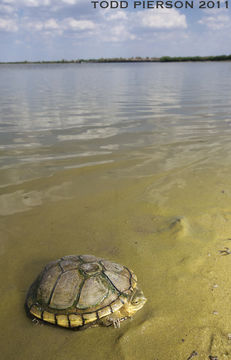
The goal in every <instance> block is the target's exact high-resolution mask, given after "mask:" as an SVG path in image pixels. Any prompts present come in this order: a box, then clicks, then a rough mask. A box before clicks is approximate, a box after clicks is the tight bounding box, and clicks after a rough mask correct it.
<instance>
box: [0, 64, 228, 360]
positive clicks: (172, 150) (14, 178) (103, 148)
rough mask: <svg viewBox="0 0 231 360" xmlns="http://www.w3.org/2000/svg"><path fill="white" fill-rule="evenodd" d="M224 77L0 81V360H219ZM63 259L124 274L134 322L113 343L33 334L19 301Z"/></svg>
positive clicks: (192, 67) (23, 77)
mask: <svg viewBox="0 0 231 360" xmlns="http://www.w3.org/2000/svg"><path fill="white" fill-rule="evenodd" d="M230 69H231V65H230V64H229V63H227V64H226V63H219V64H216V63H214V64H209V63H207V64H206V63H203V64H147V65H144V64H137V65H134V64H132V65H127V64H124V65H118V64H115V65H113V64H112V65H107V64H106V65H102V64H101V65H92V66H86V65H84V66H81V65H78V66H63V67H62V66H61V67H56V66H54V67H49V66H48V67H43V66H38V67H37V66H34V67H30V66H25V67H7V68H6V67H1V68H0V77H1V79H2V84H3V85H4V89H3V85H2V88H1V89H0V95H1V96H0V99H1V100H0V103H1V111H0V114H1V118H0V119H1V121H0V124H1V129H2V131H1V134H0V140H1V143H0V155H1V157H0V161H1V169H0V186H1V187H0V258H1V261H0V280H1V281H0V297H1V301H0V323H1V330H0V346H1V358H3V359H7V360H8V359H10V360H11V359H17V360H29V359H36V360H37V359H38V360H39V359H42V358H46V359H48V360H53V359H55V360H64V359H65V360H66V359H68V360H76V359H78V360H82V359H99V358H100V359H102V360H103V359H113V360H114V359H115V360H117V359H124V360H136V359H141V358H143V359H147V360H169V359H172V360H187V359H188V358H189V357H190V355H192V354H193V351H196V352H197V354H198V355H197V356H196V357H195V359H203V360H204V359H208V358H209V356H217V357H218V359H219V360H220V359H230V358H231V340H229V337H230V336H229V334H231V320H230V319H231V306H230V297H231V290H230V279H229V277H230V276H229V274H230V270H231V256H229V255H227V256H226V255H224V256H222V253H220V252H219V250H223V249H224V248H225V247H227V248H231V243H230V241H231V240H230V238H231V205H230V204H231V176H230V175H231V161H230V160H231V156H230V154H231V145H230V122H231V118H230V107H231V103H230V99H229V94H230V83H231V82H230ZM99 80H101V81H99ZM7 84H8V85H7ZM68 254H94V255H96V256H102V257H105V258H108V259H110V260H113V261H115V262H118V263H121V264H124V265H127V266H128V267H130V268H131V269H133V270H134V272H135V273H136V275H137V277H138V283H139V284H140V287H141V288H142V289H143V291H144V294H145V296H146V297H147V298H148V301H147V303H146V304H145V306H144V307H143V309H142V310H140V311H139V312H138V313H137V314H136V315H135V317H134V319H133V320H132V321H126V322H124V323H123V324H122V325H121V328H120V329H113V328H92V329H88V330H86V331H79V332H73V331H69V330H66V329H61V328H57V327H53V326H47V325H41V324H35V323H33V322H32V321H31V320H30V319H29V318H27V317H26V315H25V311H24V308H23V306H24V301H25V296H26V292H27V290H28V287H29V286H30V284H31V283H32V281H33V280H34V278H35V277H36V276H37V274H38V273H39V272H40V271H41V269H42V268H43V266H44V265H45V264H46V263H47V262H49V261H51V260H53V259H56V258H59V257H61V256H64V255H68Z"/></svg>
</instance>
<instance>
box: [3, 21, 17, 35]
mask: <svg viewBox="0 0 231 360" xmlns="http://www.w3.org/2000/svg"><path fill="white" fill-rule="evenodd" d="M17 30H18V25H17V24H16V22H15V21H14V20H12V19H3V18H0V31H6V32H15V31H17Z"/></svg>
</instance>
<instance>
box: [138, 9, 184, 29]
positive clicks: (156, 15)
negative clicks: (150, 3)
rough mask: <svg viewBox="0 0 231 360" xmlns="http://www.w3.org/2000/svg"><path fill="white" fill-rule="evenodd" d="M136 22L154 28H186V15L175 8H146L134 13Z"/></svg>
mask: <svg viewBox="0 0 231 360" xmlns="http://www.w3.org/2000/svg"><path fill="white" fill-rule="evenodd" d="M134 18H135V19H136V22H135V23H136V24H137V25H139V24H140V25H141V26H142V27H144V28H152V29H186V28H187V22H186V17H185V15H183V14H180V13H179V12H178V11H177V10H175V9H156V10H155V11H150V10H145V11H139V12H137V13H135V14H134Z"/></svg>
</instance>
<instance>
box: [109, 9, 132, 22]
mask: <svg viewBox="0 0 231 360" xmlns="http://www.w3.org/2000/svg"><path fill="white" fill-rule="evenodd" d="M104 16H105V20H107V21H113V20H127V18H128V17H127V14H126V13H125V12H124V11H121V10H117V12H113V13H111V12H110V10H108V11H106V12H105V13H104Z"/></svg>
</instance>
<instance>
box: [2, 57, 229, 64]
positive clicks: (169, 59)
mask: <svg viewBox="0 0 231 360" xmlns="http://www.w3.org/2000/svg"><path fill="white" fill-rule="evenodd" d="M199 61H231V55H217V56H185V57H171V56H162V57H160V58H157V57H148V56H147V57H140V56H137V57H131V58H123V57H120V58H99V59H76V60H65V59H62V60H53V61H49V60H46V61H27V60H25V61H0V65H1V64H81V63H141V62H142V63H144V62H145V63H150V62H199Z"/></svg>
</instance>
